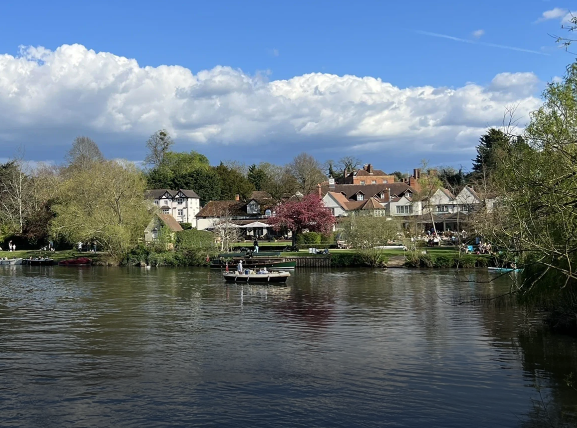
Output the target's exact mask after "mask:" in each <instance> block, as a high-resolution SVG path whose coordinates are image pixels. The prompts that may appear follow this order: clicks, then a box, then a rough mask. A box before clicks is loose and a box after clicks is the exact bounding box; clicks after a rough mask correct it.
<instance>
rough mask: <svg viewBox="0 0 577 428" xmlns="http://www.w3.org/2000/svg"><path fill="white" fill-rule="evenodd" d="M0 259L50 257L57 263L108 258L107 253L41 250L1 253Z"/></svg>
mask: <svg viewBox="0 0 577 428" xmlns="http://www.w3.org/2000/svg"><path fill="white" fill-rule="evenodd" d="M0 257H7V258H9V259H12V258H19V257H22V258H23V259H28V258H30V257H32V258H35V257H49V258H52V259H54V260H55V261H57V262H58V261H60V260H66V259H74V258H76V257H88V258H90V259H92V260H93V261H97V260H103V259H105V258H106V257H107V255H106V254H105V253H88V252H83V253H79V252H78V251H76V250H64V251H40V250H22V251H21V250H18V251H12V252H10V251H0Z"/></svg>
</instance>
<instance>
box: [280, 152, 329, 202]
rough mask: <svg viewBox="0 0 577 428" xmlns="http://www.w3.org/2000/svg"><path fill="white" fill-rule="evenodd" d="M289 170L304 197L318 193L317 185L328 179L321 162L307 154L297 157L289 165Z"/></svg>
mask: <svg viewBox="0 0 577 428" xmlns="http://www.w3.org/2000/svg"><path fill="white" fill-rule="evenodd" d="M288 169H289V171H290V173H291V174H292V175H293V177H294V178H295V180H296V182H297V185H298V190H299V191H300V192H301V193H302V194H303V195H308V194H309V193H312V192H314V191H316V189H317V184H319V183H322V182H323V181H325V180H326V179H327V178H326V176H325V175H324V174H323V171H322V168H321V165H320V164H319V162H318V161H317V160H316V159H315V158H313V157H312V156H311V155H309V154H307V153H301V154H299V155H298V156H296V157H295V158H294V159H293V161H292V162H291V163H290V164H289V165H288Z"/></svg>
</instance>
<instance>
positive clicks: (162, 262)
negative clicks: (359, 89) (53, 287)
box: [0, 245, 496, 269]
mask: <svg viewBox="0 0 577 428" xmlns="http://www.w3.org/2000/svg"><path fill="white" fill-rule="evenodd" d="M241 247H242V245H238V246H237V248H241ZM263 250H264V251H266V246H264V249H263ZM423 251H426V253H422V252H421V250H420V249H419V250H417V251H405V250H375V251H367V250H356V249H330V250H329V254H328V255H326V254H311V253H308V252H307V251H303V250H301V251H298V252H296V251H291V252H285V251H282V252H281V254H280V256H281V257H285V258H297V257H307V258H309V257H310V258H330V260H331V263H330V266H331V267H359V268H362V267H381V268H387V267H390V266H389V263H390V262H391V261H393V260H394V261H395V263H394V265H395V267H405V268H437V269H450V268H476V267H478V268H483V267H488V266H494V265H495V264H496V263H495V259H494V258H493V257H491V256H489V255H486V254H480V255H478V254H462V253H461V254H459V251H458V250H457V249H455V248H452V247H437V248H427V249H425V250H423ZM218 254H219V253H216V252H214V251H209V252H205V251H202V252H199V251H190V250H179V249H176V250H169V251H168V250H167V251H158V250H155V249H152V248H145V247H139V248H138V249H136V250H133V251H132V252H130V253H129V254H128V255H127V256H126V257H125V258H124V260H122V261H121V262H120V263H118V262H116V261H115V260H114V259H113V258H111V257H110V256H109V255H108V254H107V253H105V252H96V253H92V252H79V251H77V250H74V249H72V250H61V251H53V252H48V251H41V250H18V251H14V252H8V251H2V252H0V258H3V257H7V258H20V257H21V258H24V259H28V258H52V259H54V261H55V262H59V261H61V260H66V259H73V258H77V257H88V258H90V259H92V264H93V265H95V266H152V267H208V266H209V264H210V262H209V261H207V257H208V258H209V259H213V258H215V257H217V256H218ZM399 260H403V262H402V263H399Z"/></svg>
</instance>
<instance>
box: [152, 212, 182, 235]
mask: <svg viewBox="0 0 577 428" xmlns="http://www.w3.org/2000/svg"><path fill="white" fill-rule="evenodd" d="M156 215H157V216H158V218H159V219H160V220H161V221H162V222H163V223H164V224H165V225H166V227H168V228H169V229H170V230H172V231H173V232H180V231H181V230H182V226H181V225H180V224H179V223H178V222H177V221H176V219H175V218H174V217H173V216H171V215H170V214H156Z"/></svg>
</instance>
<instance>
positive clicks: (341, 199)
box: [328, 192, 349, 210]
mask: <svg viewBox="0 0 577 428" xmlns="http://www.w3.org/2000/svg"><path fill="white" fill-rule="evenodd" d="M328 194H329V195H331V196H332V198H333V199H334V200H335V201H337V204H339V205H340V206H341V208H342V209H344V210H346V209H347V203H348V202H349V201H348V200H347V198H346V197H345V195H343V194H342V193H339V192H328Z"/></svg>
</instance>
